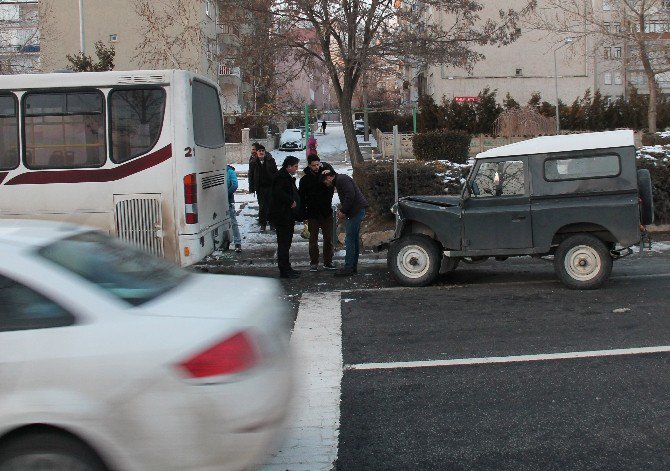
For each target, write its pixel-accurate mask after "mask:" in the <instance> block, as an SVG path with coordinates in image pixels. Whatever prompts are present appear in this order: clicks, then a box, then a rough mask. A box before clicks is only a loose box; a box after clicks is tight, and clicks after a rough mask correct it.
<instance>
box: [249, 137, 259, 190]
mask: <svg viewBox="0 0 670 471" xmlns="http://www.w3.org/2000/svg"><path fill="white" fill-rule="evenodd" d="M259 147H260V144H259V143H258V142H254V143H253V144H251V156H250V157H249V170H248V172H247V178H249V193H256V187H255V186H254V179H253V174H254V167H255V166H256V160H257V159H258V153H257V152H258V148H259Z"/></svg>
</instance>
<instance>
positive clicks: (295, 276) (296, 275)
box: [279, 271, 300, 279]
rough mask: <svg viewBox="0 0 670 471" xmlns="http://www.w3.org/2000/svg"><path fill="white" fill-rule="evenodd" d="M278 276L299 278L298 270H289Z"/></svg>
mask: <svg viewBox="0 0 670 471" xmlns="http://www.w3.org/2000/svg"><path fill="white" fill-rule="evenodd" d="M279 278H291V279H295V278H300V272H297V271H289V272H286V273H280V275H279Z"/></svg>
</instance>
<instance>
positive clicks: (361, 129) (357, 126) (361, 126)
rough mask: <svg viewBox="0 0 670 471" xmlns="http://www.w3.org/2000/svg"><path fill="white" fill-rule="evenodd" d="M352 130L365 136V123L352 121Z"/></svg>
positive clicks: (358, 120)
mask: <svg viewBox="0 0 670 471" xmlns="http://www.w3.org/2000/svg"><path fill="white" fill-rule="evenodd" d="M354 130H355V131H356V134H365V121H363V120H362V119H357V120H356V121H354Z"/></svg>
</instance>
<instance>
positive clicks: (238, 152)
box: [226, 128, 275, 164]
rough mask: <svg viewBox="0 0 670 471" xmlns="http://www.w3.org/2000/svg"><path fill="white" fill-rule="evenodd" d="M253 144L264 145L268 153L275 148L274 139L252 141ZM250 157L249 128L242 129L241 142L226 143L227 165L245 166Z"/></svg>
mask: <svg viewBox="0 0 670 471" xmlns="http://www.w3.org/2000/svg"><path fill="white" fill-rule="evenodd" d="M254 142H258V143H259V144H262V145H264V146H265V149H267V151H268V152H269V151H271V150H274V148H275V138H274V137H268V138H266V139H254ZM250 155H251V139H250V138H249V128H244V129H242V142H239V143H238V142H234V143H226V158H227V159H228V163H229V164H246V163H249V156H250Z"/></svg>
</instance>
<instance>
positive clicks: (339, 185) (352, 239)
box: [321, 170, 368, 276]
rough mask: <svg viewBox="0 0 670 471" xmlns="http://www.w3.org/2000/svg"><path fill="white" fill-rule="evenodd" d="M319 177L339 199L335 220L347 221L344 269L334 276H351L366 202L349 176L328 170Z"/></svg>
mask: <svg viewBox="0 0 670 471" xmlns="http://www.w3.org/2000/svg"><path fill="white" fill-rule="evenodd" d="M321 175H322V178H323V183H324V184H325V185H326V186H327V187H333V186H334V187H335V188H336V189H337V196H338V197H339V198H340V206H339V209H338V210H337V218H338V219H346V220H347V229H346V231H347V236H346V238H345V240H344V246H345V248H346V250H347V253H346V255H345V257H344V268H342V269H341V270H338V271H337V272H335V276H351V275H353V274H354V273H358V254H359V252H360V248H361V247H360V234H361V223H362V222H363V218H364V217H365V208H367V207H368V201H367V200H366V199H365V196H363V193H361V190H360V188H358V186H357V185H356V183H355V182H354V180H353V179H352V178H351V177H350V176H349V175H345V174H336V173H335V172H331V171H329V170H324V171H323V172H321Z"/></svg>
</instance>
